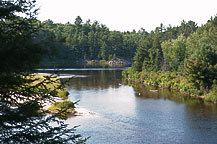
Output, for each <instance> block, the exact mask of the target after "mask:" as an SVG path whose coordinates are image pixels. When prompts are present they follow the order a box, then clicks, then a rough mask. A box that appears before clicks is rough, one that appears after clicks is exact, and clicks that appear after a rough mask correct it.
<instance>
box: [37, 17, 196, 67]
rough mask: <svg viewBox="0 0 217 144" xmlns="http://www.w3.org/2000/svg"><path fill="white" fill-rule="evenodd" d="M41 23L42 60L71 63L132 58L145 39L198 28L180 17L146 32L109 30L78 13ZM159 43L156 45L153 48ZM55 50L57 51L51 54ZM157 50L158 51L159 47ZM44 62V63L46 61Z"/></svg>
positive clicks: (173, 35)
mask: <svg viewBox="0 0 217 144" xmlns="http://www.w3.org/2000/svg"><path fill="white" fill-rule="evenodd" d="M37 23H38V25H40V26H41V29H40V31H39V35H38V40H39V41H40V42H41V43H42V44H43V45H44V47H47V50H48V51H47V56H46V58H45V63H46V64H47V66H48V64H49V63H50V64H59V65H61V64H62V65H63V66H64V65H70V64H75V63H78V62H81V61H83V60H111V59H113V58H122V59H126V60H128V61H132V60H133V58H134V55H135V53H136V50H137V49H141V47H142V46H143V44H144V43H146V41H147V42H148V41H149V42H150V41H153V40H154V39H155V40H154V41H155V43H156V44H157V43H158V42H161V41H165V40H169V39H172V40H173V39H176V38H177V37H178V36H179V35H180V34H183V35H184V36H186V37H187V36H188V35H189V34H190V33H192V32H194V31H195V30H196V29H197V24H196V23H195V22H193V21H188V22H185V21H182V22H181V24H180V26H173V27H172V26H171V25H169V26H168V27H165V26H164V25H163V24H160V26H159V27H156V29H155V30H154V31H151V32H150V33H148V32H147V31H146V30H145V29H143V28H141V29H140V30H139V31H135V30H133V31H131V32H130V31H126V32H120V31H112V30H109V28H108V27H106V25H103V24H100V23H99V22H98V21H94V22H91V20H87V21H86V22H83V20H82V18H81V17H80V16H78V17H77V18H76V19H75V22H74V23H73V24H72V23H69V22H68V23H66V24H61V23H54V22H53V21H52V20H46V21H43V22H41V21H38V22H37ZM157 47H158V46H157V45H156V49H158V48H157ZM54 54H55V55H56V56H55V57H54ZM159 54H160V51H159ZM45 66H46V65H45Z"/></svg>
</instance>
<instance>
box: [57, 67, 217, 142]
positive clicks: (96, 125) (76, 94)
mask: <svg viewBox="0 0 217 144" xmlns="http://www.w3.org/2000/svg"><path fill="white" fill-rule="evenodd" d="M61 73H64V75H63V76H66V77H67V76H73V77H74V78H73V79H72V80H71V81H70V84H69V86H68V87H67V89H68V91H69V93H70V95H69V99H70V100H72V101H77V100H80V102H79V105H78V106H77V107H78V108H79V109H80V110H82V111H84V113H85V114H84V116H78V117H72V118H69V119H67V121H66V122H67V123H68V124H69V125H70V126H74V125H80V127H79V128H77V132H78V133H81V134H82V135H83V136H85V137H87V136H91V138H90V139H89V140H88V141H87V143H88V144H143V143H147V144H193V143H195V144H207V143H210V144H214V143H217V107H216V105H213V104H210V103H205V102H203V101H202V100H200V99H197V98H190V97H184V96H182V95H181V94H177V93H175V92H171V91H169V90H166V89H157V90H158V91H150V90H156V88H154V87H145V86H143V85H141V84H132V83H131V84H130V83H127V82H123V81H122V78H121V70H120V69H118V70H114V69H110V70H105V69H92V70H91V69H89V70H76V69H73V71H70V70H68V71H63V72H61Z"/></svg>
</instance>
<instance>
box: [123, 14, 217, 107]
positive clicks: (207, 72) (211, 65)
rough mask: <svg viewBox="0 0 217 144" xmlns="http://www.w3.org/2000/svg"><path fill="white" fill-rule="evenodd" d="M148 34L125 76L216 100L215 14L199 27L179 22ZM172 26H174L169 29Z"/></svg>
mask: <svg viewBox="0 0 217 144" xmlns="http://www.w3.org/2000/svg"><path fill="white" fill-rule="evenodd" d="M180 28H181V32H180V33H176V35H174V33H172V31H171V29H170V28H167V29H165V30H163V31H162V30H161V31H157V32H155V33H151V34H149V35H147V37H145V39H144V40H143V41H141V43H140V44H139V45H138V48H137V50H136V54H135V56H134V63H133V65H132V68H130V69H128V70H126V71H124V72H123V75H124V77H125V78H128V79H131V80H136V81H140V82H142V83H146V84H152V85H156V86H159V87H166V88H170V89H176V90H179V91H181V92H184V93H187V94H190V95H197V96H202V98H205V99H206V100H208V101H212V102H214V103H216V102H217V16H215V17H214V18H212V17H211V19H210V20H208V21H207V23H206V24H204V25H202V26H200V27H198V26H197V25H196V24H195V23H193V22H190V23H187V24H186V25H184V23H182V24H181V27H180ZM172 29H173V28H172Z"/></svg>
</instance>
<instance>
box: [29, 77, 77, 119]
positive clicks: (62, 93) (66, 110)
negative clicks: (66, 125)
mask: <svg viewBox="0 0 217 144" xmlns="http://www.w3.org/2000/svg"><path fill="white" fill-rule="evenodd" d="M30 79H32V80H34V81H33V83H32V84H31V85H33V86H34V85H37V84H39V83H43V84H44V88H46V89H49V90H50V91H52V92H53V93H56V95H55V96H56V97H54V96H52V97H51V101H44V102H43V109H44V110H48V113H51V114H56V113H58V112H60V111H62V113H61V114H60V118H67V117H69V116H74V115H76V113H77V112H76V110H75V103H73V102H71V101H68V100H67V99H68V95H69V93H68V91H67V90H66V88H65V87H64V86H63V84H62V82H61V80H60V79H59V78H57V77H56V76H52V75H49V74H33V75H31V77H30ZM47 79H49V80H51V81H49V83H48V82H47V81H46V80H47Z"/></svg>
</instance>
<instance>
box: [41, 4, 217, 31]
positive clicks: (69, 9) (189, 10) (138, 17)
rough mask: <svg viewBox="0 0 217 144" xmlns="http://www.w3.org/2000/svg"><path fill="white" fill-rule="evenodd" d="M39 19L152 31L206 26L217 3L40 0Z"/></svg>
mask: <svg viewBox="0 0 217 144" xmlns="http://www.w3.org/2000/svg"><path fill="white" fill-rule="evenodd" d="M37 7H39V8H40V10H39V15H38V19H39V20H41V21H44V20H47V19H51V20H53V21H54V22H55V23H63V24H64V23H66V22H70V23H74V21H75V18H76V17H77V16H80V17H81V18H82V20H83V22H86V20H88V19H90V20H91V21H92V22H93V21H95V20H97V21H98V22H99V23H100V24H104V25H106V26H107V27H108V28H109V29H110V30H117V31H132V30H133V29H135V30H136V31H138V30H139V29H140V28H144V29H145V30H146V31H148V32H150V31H151V30H154V29H155V28H156V27H157V26H160V23H163V24H164V25H165V26H168V25H169V24H171V25H172V26H177V25H180V23H181V21H182V20H185V21H189V20H192V21H195V22H196V23H198V25H201V24H205V23H206V22H207V20H208V19H210V18H211V16H215V15H216V14H217V0H37Z"/></svg>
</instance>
